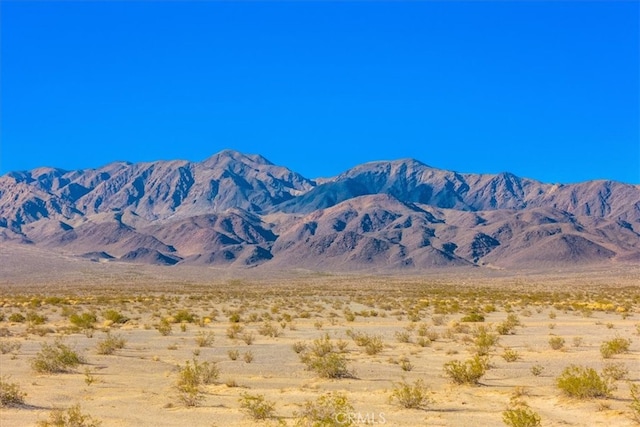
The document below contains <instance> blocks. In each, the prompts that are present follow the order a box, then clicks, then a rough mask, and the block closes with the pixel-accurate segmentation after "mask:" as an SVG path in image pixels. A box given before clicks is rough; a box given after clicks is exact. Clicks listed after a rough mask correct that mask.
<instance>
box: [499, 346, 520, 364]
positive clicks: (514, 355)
mask: <svg viewBox="0 0 640 427" xmlns="http://www.w3.org/2000/svg"><path fill="white" fill-rule="evenodd" d="M502 358H503V359H504V360H505V361H506V362H515V361H516V360H518V359H520V353H518V352H517V351H516V350H513V349H511V348H505V350H504V352H503V353H502Z"/></svg>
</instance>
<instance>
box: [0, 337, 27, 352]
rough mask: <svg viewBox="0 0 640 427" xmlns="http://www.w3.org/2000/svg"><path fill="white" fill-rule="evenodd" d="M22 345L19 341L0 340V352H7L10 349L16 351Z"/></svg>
mask: <svg viewBox="0 0 640 427" xmlns="http://www.w3.org/2000/svg"><path fill="white" fill-rule="evenodd" d="M20 347H22V344H21V343H20V341H10V340H7V341H0V353H2V354H7V353H10V352H12V351H18V350H20Z"/></svg>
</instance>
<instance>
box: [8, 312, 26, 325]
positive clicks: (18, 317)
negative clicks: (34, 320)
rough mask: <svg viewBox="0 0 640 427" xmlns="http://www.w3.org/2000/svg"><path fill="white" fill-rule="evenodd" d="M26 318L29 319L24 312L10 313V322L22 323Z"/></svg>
mask: <svg viewBox="0 0 640 427" xmlns="http://www.w3.org/2000/svg"><path fill="white" fill-rule="evenodd" d="M25 320H27V319H26V317H24V315H23V314H22V313H11V314H10V315H9V322H14V323H22V322H24V321H25Z"/></svg>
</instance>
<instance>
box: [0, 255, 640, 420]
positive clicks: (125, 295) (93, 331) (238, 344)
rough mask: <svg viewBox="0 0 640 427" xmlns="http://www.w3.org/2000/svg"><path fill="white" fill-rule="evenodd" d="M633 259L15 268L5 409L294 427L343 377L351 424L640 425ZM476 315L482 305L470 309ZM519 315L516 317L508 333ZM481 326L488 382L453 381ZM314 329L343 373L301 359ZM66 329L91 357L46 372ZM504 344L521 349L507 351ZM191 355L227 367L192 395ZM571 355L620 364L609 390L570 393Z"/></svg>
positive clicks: (4, 360) (7, 323) (5, 351)
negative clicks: (14, 394)
mask: <svg viewBox="0 0 640 427" xmlns="http://www.w3.org/2000/svg"><path fill="white" fill-rule="evenodd" d="M89 264H91V263H88V262H86V263H83V264H80V265H82V266H83V268H84V266H85V265H89ZM167 271H171V273H170V274H169V273H167ZM639 272H640V269H638V268H635V267H624V268H623V267H621V268H619V269H613V270H612V269H610V268H604V269H600V270H597V269H596V270H590V271H587V272H585V271H579V270H576V271H552V272H546V273H544V274H541V273H531V272H529V273H527V272H521V273H518V274H513V273H503V272H502V273H501V272H495V273H491V274H488V273H486V272H469V271H461V272H456V273H447V274H444V273H437V274H433V275H421V276H384V275H377V274H372V275H368V276H367V275H340V276H337V275H323V274H316V273H312V272H295V273H290V274H289V275H287V276H285V275H280V276H278V275H277V274H276V273H273V274H266V273H265V274H262V277H257V275H255V274H254V276H253V277H249V276H248V275H244V276H238V277H239V278H233V277H229V276H228V275H227V276H224V277H223V276H222V275H221V274H219V273H220V272H218V271H215V270H207V271H205V272H202V271H201V272H199V273H196V272H195V271H182V272H179V271H176V270H167V269H157V270H153V269H149V268H148V267H142V266H132V265H126V266H119V267H108V266H102V265H95V266H94V265H91V266H90V267H87V268H86V269H75V273H73V275H68V276H64V277H58V278H55V277H52V276H51V275H47V274H46V273H45V272H40V273H39V274H40V276H39V278H33V277H31V278H29V277H27V278H26V279H24V280H22V279H21V280H18V279H17V277H19V275H17V274H16V275H11V274H7V275H5V276H4V277H5V279H4V283H2V284H1V285H2V287H1V288H0V289H1V294H0V307H1V308H0V318H2V321H0V335H2V338H1V340H2V341H1V348H0V350H2V354H0V370H1V375H2V377H3V381H4V382H5V384H6V383H13V384H17V385H18V386H19V388H20V389H21V390H22V391H23V392H24V393H26V397H25V398H24V403H23V404H19V405H14V406H12V405H7V406H5V407H3V408H2V410H1V412H0V424H1V425H2V426H3V427H4V426H32V425H34V424H36V423H37V422H38V421H44V420H47V419H48V417H49V416H50V413H51V412H52V410H55V409H56V408H59V409H64V408H68V407H70V406H72V405H75V404H79V405H80V408H81V411H82V413H84V414H88V415H90V416H91V417H92V419H94V420H99V421H101V422H102V425H103V426H214V425H215V426H230V425H256V424H262V425H295V424H296V423H297V422H300V417H301V414H302V413H303V412H304V408H305V402H308V401H315V400H316V399H317V398H318V397H319V396H322V395H324V394H325V393H329V392H339V393H342V395H343V396H344V397H345V398H346V400H347V401H348V403H349V404H350V405H351V407H352V408H347V409H344V408H343V409H340V411H343V412H346V413H347V414H333V419H334V420H338V421H344V420H347V419H348V418H346V417H348V416H349V415H350V416H351V417H352V419H353V421H354V423H353V425H376V424H385V425H390V426H416V425H429V426H469V425H474V426H498V425H503V421H502V413H503V411H505V410H506V409H507V408H516V407H519V408H525V407H528V408H530V410H531V411H533V412H535V413H537V414H538V415H539V416H540V418H541V421H542V425H544V426H555V425H573V426H598V425H602V426H612V425H616V426H631V425H637V422H636V421H634V418H633V411H632V409H631V408H630V405H631V404H632V399H631V393H630V387H631V385H632V384H634V383H635V384H638V383H640V357H638V356H639V354H640V336H639V334H640V314H639V313H640V287H639V283H640V281H639V279H638V278H639V277H640V276H639V275H638V273H639ZM83 314H86V316H85V320H86V319H88V321H87V322H85V323H83V322H82V321H81V320H78V319H82V315H83ZM469 314H475V315H477V316H476V317H475V318H471V319H464V318H465V316H468V315H469ZM507 316H510V319H511V320H514V319H515V320H516V321H518V323H519V324H518V325H517V326H513V327H512V328H510V329H511V330H510V331H507V332H506V333H505V334H500V333H499V332H500V331H501V332H505V331H504V330H501V329H500V327H501V326H504V325H505V324H504V322H505V320H506V319H507ZM480 317H484V320H483V321H475V322H473V321H472V322H469V321H464V320H480V319H479V318H480ZM22 318H23V319H22ZM74 319H75V321H74ZM482 328H484V336H485V338H486V336H487V334H488V336H489V337H490V338H491V339H492V340H497V342H493V343H491V344H490V345H488V346H486V347H485V350H486V351H485V352H486V353H487V356H486V359H485V360H487V363H488V365H487V370H486V373H485V374H484V376H482V377H481V378H480V379H479V381H478V384H473V385H466V384H462V385H459V384H455V383H454V382H453V381H452V380H451V378H450V377H449V376H448V375H447V374H446V373H445V370H444V366H445V364H446V363H447V362H451V361H454V360H461V361H464V360H468V359H470V358H471V357H473V355H474V354H475V353H478V351H479V350H478V348H479V347H478V336H482V334H483V329H482ZM109 337H111V338H116V339H121V340H123V341H124V346H123V348H121V349H115V350H114V352H113V353H112V354H99V353H100V351H99V350H98V349H99V346H100V345H101V344H100V343H102V342H105V341H106V340H107V339H108V338H109ZM554 338H555V345H556V347H558V348H557V349H554V348H552V345H551V343H550V340H552V339H554ZM616 338H620V339H622V340H631V343H630V346H629V348H628V350H627V351H625V352H621V353H620V354H613V355H610V356H609V357H606V358H605V357H603V354H602V352H601V346H602V345H603V343H605V342H606V341H609V340H612V339H616ZM56 340H58V341H56ZM314 340H315V341H316V348H318V347H319V346H321V344H322V343H323V342H326V340H329V342H330V346H331V345H332V346H333V348H332V349H331V350H330V353H332V354H337V355H339V356H337V357H338V358H340V360H342V361H343V362H346V367H347V369H348V373H349V375H346V377H344V378H324V377H323V376H322V374H321V373H319V372H317V371H315V370H313V369H309V367H308V366H307V365H306V364H305V363H304V356H305V355H307V356H308V355H309V354H311V351H312V349H313V347H314ZM323 340H324V341H323ZM55 342H61V343H63V344H64V345H66V346H68V347H69V348H71V349H73V350H74V351H75V352H77V353H78V354H79V355H80V356H82V357H83V358H84V363H82V364H79V365H77V366H75V367H71V368H70V369H69V371H68V372H64V373H42V372H37V371H36V370H35V369H34V367H33V361H34V360H35V359H36V357H37V355H38V353H39V352H40V351H41V350H42V348H43V347H42V345H43V343H48V344H53V343H55ZM627 342H628V341H627ZM359 344H360V345H359ZM367 344H371V345H370V346H367ZM380 344H381V345H380ZM294 348H295V349H294ZM305 348H306V349H305ZM506 350H510V351H511V353H512V356H513V357H514V358H516V360H513V361H507V360H506V358H505V356H506V355H505V351H506ZM236 351H237V358H236V360H232V356H234V353H235V352H236ZM507 353H509V352H508V351H507ZM307 360H308V359H307ZM194 361H195V362H194ZM187 362H189V363H190V365H191V366H193V363H198V364H201V365H202V364H203V363H205V362H209V366H213V365H215V366H216V367H217V368H218V371H219V375H218V377H217V378H216V379H215V380H214V381H213V382H212V383H210V384H200V385H198V386H197V387H196V391H194V392H193V393H192V394H188V393H185V392H184V389H183V390H182V391H181V390H180V389H179V387H178V386H177V384H178V379H179V377H180V370H181V369H184V367H185V366H186V363H187ZM572 364H575V365H579V366H587V367H593V368H595V369H596V370H597V371H598V372H599V373H602V372H603V369H604V370H605V371H608V372H611V371H612V370H613V371H616V372H618V375H617V378H616V379H615V380H614V379H611V378H610V377H608V379H607V381H608V384H610V385H611V386H612V389H613V390H612V392H611V395H610V396H609V397H607V398H597V399H576V398H573V397H568V396H566V395H564V394H563V392H562V390H560V389H559V388H558V387H557V385H556V379H557V377H558V376H560V375H561V373H562V371H563V370H564V369H565V368H566V367H568V366H569V365H572ZM534 373H535V375H534ZM602 375H603V378H604V377H605V375H604V374H602ZM418 379H421V380H422V381H423V382H424V385H425V386H426V387H427V388H428V391H427V392H426V397H427V398H428V399H426V400H425V402H422V403H423V405H421V407H420V408H415V409H410V408H405V407H403V406H402V405H401V404H399V402H398V401H397V400H393V399H391V398H390V397H391V395H392V392H393V390H394V388H397V387H399V385H400V383H403V382H404V383H405V384H408V385H411V386H412V385H415V381H416V380H418ZM192 391H193V390H192ZM243 395H244V396H256V395H263V396H264V399H265V401H266V402H267V403H269V402H270V403H272V404H273V411H272V413H271V414H268V415H271V417H269V418H267V419H266V420H256V419H254V418H253V417H252V415H251V414H250V413H248V412H247V411H246V410H243V408H242V402H241V401H242V399H243V398H242V396H243ZM185 396H186V397H194V399H193V402H192V403H196V406H188V404H185V399H183V398H184V397H185ZM187 400H188V399H187ZM244 401H245V402H247V401H248V400H247V399H246V398H245V399H244ZM518 402H519V403H518ZM302 425H304V424H302ZM336 425H340V423H337V424H336ZM344 425H347V424H346V423H345V424H344Z"/></svg>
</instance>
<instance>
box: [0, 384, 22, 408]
mask: <svg viewBox="0 0 640 427" xmlns="http://www.w3.org/2000/svg"><path fill="white" fill-rule="evenodd" d="M26 395H27V394H26V393H24V392H23V391H22V390H21V389H20V386H19V385H18V384H16V383H10V382H9V377H6V376H4V377H2V378H0V406H3V407H6V406H19V405H22V404H24V398H25V396H26Z"/></svg>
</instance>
